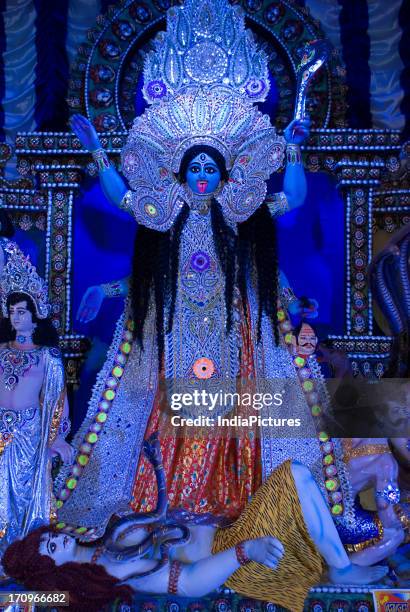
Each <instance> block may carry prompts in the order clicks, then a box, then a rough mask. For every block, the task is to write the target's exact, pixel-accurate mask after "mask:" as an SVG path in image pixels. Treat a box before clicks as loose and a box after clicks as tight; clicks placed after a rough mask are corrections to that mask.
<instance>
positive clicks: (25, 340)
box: [16, 334, 33, 344]
mask: <svg viewBox="0 0 410 612" xmlns="http://www.w3.org/2000/svg"><path fill="white" fill-rule="evenodd" d="M16 342H18V343H19V344H33V334H27V335H25V334H17V336H16Z"/></svg>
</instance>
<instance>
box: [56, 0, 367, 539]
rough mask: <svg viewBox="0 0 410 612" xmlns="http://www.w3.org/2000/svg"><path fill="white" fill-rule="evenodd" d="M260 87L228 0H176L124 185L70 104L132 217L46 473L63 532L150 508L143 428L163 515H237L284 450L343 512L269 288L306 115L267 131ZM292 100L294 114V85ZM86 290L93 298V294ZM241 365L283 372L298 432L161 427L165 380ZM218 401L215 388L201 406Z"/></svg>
mask: <svg viewBox="0 0 410 612" xmlns="http://www.w3.org/2000/svg"><path fill="white" fill-rule="evenodd" d="M316 60H317V61H316ZM320 63H321V60H320V58H319V60H318V59H317V58H316V57H315V53H314V52H313V51H312V53H310V54H306V57H304V58H303V61H302V72H303V74H304V77H303V78H302V81H301V82H302V83H303V88H305V85H306V82H307V80H308V78H309V75H310V74H311V73H313V72H314V70H315V69H316V68H317V67H318V65H320ZM303 88H302V89H303ZM268 89H269V77H268V69H267V58H266V56H265V54H264V53H263V52H261V51H260V50H259V49H258V48H257V46H256V44H255V42H254V40H253V38H252V36H251V34H250V33H249V32H247V31H246V29H245V25H244V16H243V13H242V11H241V9H240V7H239V6H230V5H229V4H228V3H227V2H226V1H225V0H205V1H204V2H201V3H197V2H194V1H193V0H187V1H186V2H185V5H184V6H183V7H178V8H175V7H173V8H172V9H170V10H169V12H168V16H167V31H166V32H161V33H160V34H159V35H158V37H157V38H156V40H155V49H154V50H153V51H152V52H150V53H149V54H148V56H147V58H146V62H145V67H144V87H143V94H144V96H145V99H146V101H147V102H148V104H149V107H148V108H147V110H146V111H145V112H144V113H143V115H141V116H140V117H137V118H136V119H135V121H134V124H133V127H132V129H131V130H130V133H129V136H128V140H127V143H126V145H125V146H124V148H123V150H122V172H123V174H124V176H125V178H126V179H127V182H128V186H129V189H128V187H127V186H126V184H125V182H124V180H123V178H122V177H121V176H120V174H119V173H118V172H117V171H116V170H115V168H114V167H113V166H111V165H110V163H109V160H108V158H107V155H106V153H105V151H104V149H103V148H102V147H101V143H100V140H99V138H98V135H97V133H96V132H95V130H94V128H93V126H92V125H91V123H90V122H89V121H88V120H87V119H86V118H85V117H82V116H80V115H74V116H73V117H72V119H71V125H72V129H73V131H74V132H75V133H76V134H77V136H78V138H79V139H80V141H81V143H82V144H83V146H84V147H85V148H87V149H88V150H89V151H90V152H92V154H93V157H94V160H95V162H96V164H97V166H98V169H99V172H100V181H101V185H102V187H103V190H104V193H105V195H106V196H107V198H108V199H109V200H110V201H111V202H113V203H114V204H115V205H117V206H120V207H121V208H122V209H123V210H126V211H128V212H129V213H130V214H132V215H133V216H134V218H135V220H136V221H137V223H138V231H137V238H136V242H135V254H134V260H133V270H132V276H131V281H130V291H129V296H128V299H127V302H126V307H125V311H124V314H123V316H122V317H121V319H120V321H119V322H118V325H117V328H116V331H115V335H114V339H113V343H112V345H111V347H110V350H109V352H108V355H107V360H106V363H105V365H104V367H103V369H102V371H101V372H100V374H99V376H98V380H97V383H96V385H95V387H94V390H93V395H92V399H91V402H90V405H89V409H88V412H87V416H86V418H85V420H84V423H83V425H82V426H81V428H80V430H79V432H78V433H77V435H76V438H75V442H74V443H75V446H76V449H77V458H76V462H75V465H74V466H73V468H72V469H71V470H66V471H65V472H64V471H63V472H62V475H61V478H60V480H59V482H58V484H57V494H58V504H59V507H60V511H59V517H60V521H61V529H63V530H65V531H66V532H67V533H72V532H75V531H76V530H77V533H78V534H81V536H82V538H83V539H89V540H91V539H93V538H95V537H97V536H98V535H101V534H102V533H103V532H104V530H105V526H106V525H107V523H108V521H109V519H110V517H111V516H112V515H113V514H116V515H126V514H127V513H129V512H131V511H135V512H144V513H145V512H151V511H152V510H153V508H155V505H156V493H155V492H154V491H152V489H151V487H150V482H151V478H152V473H151V467H150V465H149V462H148V461H147V459H146V458H145V457H143V456H142V455H141V453H140V451H141V445H142V443H143V440H144V437H145V439H147V437H149V436H150V435H151V434H152V433H153V432H154V431H157V430H158V431H159V437H160V442H161V450H162V455H163V462H164V471H165V478H166V484H167V490H168V500H169V509H168V518H169V519H170V520H171V519H175V520H176V519H178V520H183V521H185V522H186V523H189V524H193V523H200V524H204V523H205V524H208V525H218V524H219V523H221V521H224V520H225V521H226V520H232V519H236V518H237V517H238V516H239V515H240V513H241V512H242V511H243V509H244V508H245V506H246V504H247V503H248V501H249V500H250V499H251V497H252V496H253V495H254V494H255V493H256V491H257V490H258V489H259V487H260V486H261V484H262V481H263V480H264V479H266V478H268V476H269V475H270V474H271V473H272V472H273V470H274V469H275V468H276V467H278V466H280V465H281V464H283V462H284V461H285V460H287V459H293V460H296V461H299V462H301V463H303V464H305V465H306V466H308V467H309V468H310V469H311V470H312V472H313V474H314V477H315V479H316V481H317V483H318V485H319V487H320V488H321V490H322V493H323V495H324V496H325V497H326V498H327V499H328V502H329V505H330V509H331V512H332V514H333V515H334V516H336V517H337V516H339V515H341V514H343V511H344V508H345V506H344V504H346V505H347V506H348V508H349V509H352V511H353V500H351V499H350V500H349V498H348V497H346V496H345V498H344V492H347V493H349V488H348V486H347V481H346V468H345V465H344V463H343V462H342V461H341V460H340V457H341V454H342V449H341V445H340V443H339V442H338V441H337V440H335V441H332V440H329V439H328V437H327V434H326V433H325V432H323V431H320V430H319V431H318V429H317V427H318V426H317V425H316V421H315V415H316V414H319V413H320V410H321V407H320V406H319V405H318V401H319V398H318V396H316V395H315V393H309V388H310V387H309V385H313V383H312V380H316V379H317V380H318V384H319V385H320V382H321V379H320V371H319V369H317V370H315V369H314V368H311V369H310V370H308V369H307V367H305V366H306V364H305V361H304V360H303V359H302V360H300V359H299V360H297V361H296V365H297V367H299V368H300V371H301V380H302V379H303V376H305V377H306V376H307V377H309V378H310V379H311V381H310V382H309V385H306V384H305V383H303V384H302V385H299V382H298V379H297V378H296V373H295V361H294V359H293V358H292V355H291V354H290V351H289V350H288V348H287V346H286V333H285V332H286V330H289V327H287V325H288V323H287V322H286V321H284V318H285V315H284V313H283V310H282V309H281V303H280V297H281V296H280V291H279V290H278V277H279V271H278V267H277V257H276V248H275V247H276V244H275V224H274V218H275V217H276V216H277V215H279V214H282V213H284V212H286V211H287V210H288V209H291V208H294V207H296V206H300V205H301V204H302V203H303V201H304V198H305V195H306V181H305V175H304V170H303V165H302V160H301V153H300V144H301V143H302V142H303V140H304V139H305V138H306V136H307V135H308V130H309V121H308V120H307V119H303V118H301V117H300V116H298V118H296V119H295V120H294V121H292V122H291V123H290V125H289V126H288V127H287V128H286V130H285V132H284V138H283V137H279V136H277V135H276V132H275V130H274V128H273V127H272V125H271V123H270V120H269V117H267V116H266V115H262V113H261V112H260V111H259V110H258V109H257V108H256V106H255V103H256V102H260V101H263V100H265V98H266V94H267V92H268ZM297 99H298V105H297V108H298V114H299V115H300V113H301V112H302V110H303V97H302V98H301V97H300V96H298V98H297ZM285 156H286V169H285V174H284V183H283V191H282V192H280V193H277V194H274V195H273V196H268V195H267V187H266V181H267V179H268V178H269V176H270V175H271V174H272V173H273V172H274V171H275V170H277V169H279V167H280V166H281V164H282V161H283V158H284V157H285ZM126 284H127V283H125V282H124V281H122V282H119V283H116V285H115V286H114V287H111V288H110V287H108V289H107V292H110V291H112V292H113V293H119V292H121V291H124V289H125V287H126ZM97 293H98V292H96V297H97V301H96V306H95V305H94V309H95V308H96V307H97V308H98V306H99V304H98V302H99V301H100V300H101V299H102V297H103V296H102V294H101V293H100V294H99V295H98V296H97ZM285 297H286V296H285ZM278 307H279V311H278ZM90 316H91V314H90V312H88V311H86V312H84V313H83V318H89V317H90ZM278 320H279V324H278ZM282 331H283V334H284V335H285V340H284V338H283V337H282V335H281V334H280V332H282ZM241 381H246V384H247V385H248V384H249V385H250V386H251V387H252V388H253V389H254V390H256V391H257V392H260V391H261V390H262V388H263V386H264V385H266V384H268V385H271V388H272V389H273V388H277V387H278V385H279V388H282V387H283V386H284V385H285V386H286V385H289V389H290V388H291V391H289V396H288V397H286V398H285V400H286V401H285V406H284V407H283V408H282V410H286V409H288V410H290V412H291V413H292V415H293V416H294V415H300V416H301V419H302V421H303V423H302V428H301V430H302V432H301V433H299V432H296V431H295V435H294V436H292V435H291V433H290V432H289V431H286V434H287V437H285V435H284V433H282V435H281V434H278V432H277V431H276V430H275V427H274V426H273V425H270V424H269V422H267V423H268V424H266V423H265V424H260V425H259V424H258V426H257V427H256V428H254V429H252V428H250V429H249V430H244V431H239V432H238V431H233V432H232V431H229V430H224V429H223V428H215V429H213V428H212V427H210V428H209V429H208V430H206V431H205V433H204V431H198V432H196V431H195V430H193V429H192V427H191V428H190V425H189V423H188V422H187V423H186V424H185V425H184V427H183V428H182V429H178V430H176V429H175V428H173V427H172V426H170V418H169V417H170V415H169V399H170V395H172V393H173V392H176V391H178V392H179V393H182V394H183V393H185V392H187V393H192V392H193V391H195V390H198V392H199V391H202V390H207V392H217V391H218V389H219V390H221V389H223V390H224V391H225V392H229V393H231V394H234V393H236V392H238V391H240V390H241V384H242V383H241ZM283 381H285V382H283ZM295 382H296V383H297V384H292V383H295ZM306 389H307V391H306ZM285 396H286V393H285ZM201 410H202V412H201ZM231 410H232V405H228V404H227V403H226V402H222V403H220V405H218V407H217V408H215V410H214V411H213V416H215V417H224V416H225V415H227V414H228V413H229V412H230V411H231ZM207 411H208V408H207V407H204V406H202V408H201V407H200V408H199V412H198V409H197V410H196V411H195V409H194V408H192V409H189V408H186V409H184V410H183V411H182V412H181V415H182V416H183V417H184V418H185V419H186V421H189V419H190V418H192V417H194V416H196V415H197V414H199V413H200V414H202V415H203V414H204V412H205V413H207V414H208V412H207ZM267 412H268V413H269V411H267ZM291 420H293V419H291ZM285 421H286V422H287V420H286V419H285ZM298 436H299V437H298ZM324 454H326V457H327V459H326V462H327V463H326V462H324V460H323V455H324ZM329 462H330V463H331V464H330V463H329ZM283 511H285V509H283ZM288 511H290V508H288ZM360 535H361V534H360V533H359V534H358V537H359V538H360ZM370 543H371V544H373V543H374V538H373V539H372V540H371V542H370Z"/></svg>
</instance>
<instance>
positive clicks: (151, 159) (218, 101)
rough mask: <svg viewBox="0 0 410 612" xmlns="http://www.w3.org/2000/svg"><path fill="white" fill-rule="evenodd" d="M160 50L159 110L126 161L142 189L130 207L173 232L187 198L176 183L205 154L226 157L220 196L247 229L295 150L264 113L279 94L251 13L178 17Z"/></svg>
mask: <svg viewBox="0 0 410 612" xmlns="http://www.w3.org/2000/svg"><path fill="white" fill-rule="evenodd" d="M154 45H155V49H154V50H153V51H151V52H150V53H148V55H147V57H146V60H145V67H144V87H143V94H144V97H145V99H146V100H147V102H148V103H149V104H150V105H151V106H150V108H148V109H147V110H146V111H145V113H144V114H143V115H142V116H140V117H137V118H136V119H135V121H134V124H133V127H132V129H131V131H130V134H129V138H128V141H127V144H126V145H125V147H124V149H123V152H122V164H123V172H124V174H125V176H126V177H127V179H128V181H129V183H130V186H131V188H132V191H130V192H128V193H127V194H126V196H125V198H124V202H123V206H124V207H125V208H126V209H129V210H131V211H132V212H133V214H134V215H135V217H136V219H137V221H139V222H141V223H143V224H144V225H147V226H148V227H152V228H156V229H159V230H162V231H165V230H167V229H169V228H170V227H171V225H172V223H173V221H174V219H175V217H176V215H177V214H178V211H179V209H180V207H181V206H182V204H183V201H184V199H185V198H186V192H185V190H184V188H183V186H182V185H181V184H180V183H179V182H178V181H177V179H176V174H177V173H178V170H179V167H180V164H181V160H182V158H183V156H184V154H185V153H186V151H188V150H189V149H190V148H191V147H193V146H194V145H201V144H203V145H209V146H211V147H214V148H215V149H216V150H217V151H219V152H220V153H221V154H222V156H223V158H224V160H225V164H226V168H227V170H228V171H229V181H228V182H227V183H226V184H225V185H224V187H223V189H222V190H221V191H220V193H219V195H217V196H216V198H217V199H218V200H219V202H220V204H221V206H222V209H223V211H224V213H225V214H226V215H227V216H228V217H229V218H230V219H231V220H233V221H243V220H245V219H246V218H248V217H249V216H250V215H251V214H252V213H253V212H254V211H255V210H256V208H258V206H260V204H261V203H262V202H263V200H264V198H265V196H266V183H265V181H266V180H267V179H268V178H269V176H270V175H271V174H272V172H274V171H275V170H277V169H278V167H279V166H280V165H281V164H282V161H283V155H284V148H285V142H284V140H283V138H281V137H278V136H277V135H276V132H275V129H274V128H273V127H272V125H271V123H270V120H269V117H268V116H267V115H263V114H262V113H260V112H259V111H258V110H257V108H256V107H255V106H254V103H255V102H260V101H263V100H265V98H266V95H267V93H268V91H269V76H268V68H267V59H266V55H265V54H264V53H263V51H260V50H258V49H257V46H256V44H255V41H254V40H253V36H252V34H251V32H249V31H248V30H246V29H245V21H244V14H243V11H242V9H241V8H240V7H239V6H231V5H230V4H228V2H227V1H226V0H204V1H202V2H197V1H195V0H186V2H185V5H184V6H181V7H178V8H176V7H172V8H171V9H169V11H168V13H167V31H166V32H160V33H159V34H158V36H157V38H156V39H155V42H154Z"/></svg>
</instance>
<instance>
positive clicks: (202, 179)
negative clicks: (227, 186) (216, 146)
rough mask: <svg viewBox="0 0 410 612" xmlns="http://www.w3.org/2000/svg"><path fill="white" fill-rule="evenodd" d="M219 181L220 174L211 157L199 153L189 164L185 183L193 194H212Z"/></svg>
mask: <svg viewBox="0 0 410 612" xmlns="http://www.w3.org/2000/svg"><path fill="white" fill-rule="evenodd" d="M220 180H221V173H220V171H219V168H218V166H217V164H216V163H215V162H214V160H213V159H212V157H210V156H209V155H207V154H206V153H199V155H197V156H196V157H194V159H193V160H192V161H191V162H190V163H189V166H188V169H187V172H186V182H187V183H188V185H189V186H190V188H191V189H192V191H193V192H194V193H200V194H204V193H213V192H214V191H216V189H217V187H218V185H219V183H220Z"/></svg>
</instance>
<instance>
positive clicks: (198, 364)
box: [193, 357, 215, 379]
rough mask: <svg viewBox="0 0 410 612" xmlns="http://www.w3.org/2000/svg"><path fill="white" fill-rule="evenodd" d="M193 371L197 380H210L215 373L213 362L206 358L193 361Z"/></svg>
mask: <svg viewBox="0 0 410 612" xmlns="http://www.w3.org/2000/svg"><path fill="white" fill-rule="evenodd" d="M193 370H194V374H195V376H196V377H197V378H201V379H205V378H211V376H212V374H213V373H214V372H215V366H214V362H213V361H212V359H208V358H207V357H201V358H200V359H197V360H196V361H195V363H194V366H193Z"/></svg>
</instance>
